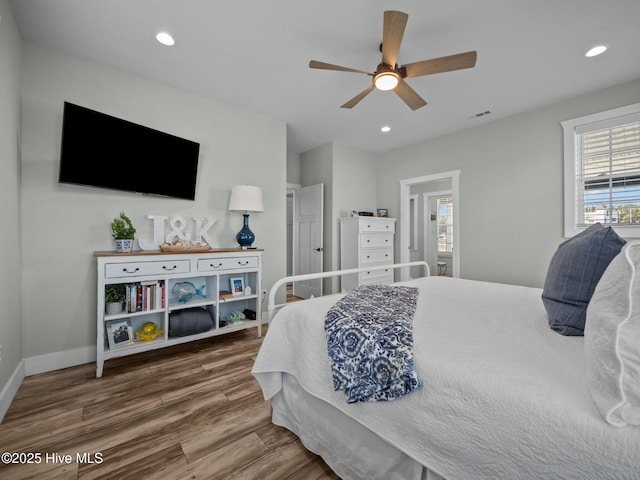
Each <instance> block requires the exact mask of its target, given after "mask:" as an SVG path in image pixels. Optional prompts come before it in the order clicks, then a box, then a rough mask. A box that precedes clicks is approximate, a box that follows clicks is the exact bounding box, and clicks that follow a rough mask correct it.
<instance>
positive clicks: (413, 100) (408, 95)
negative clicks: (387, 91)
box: [393, 80, 427, 110]
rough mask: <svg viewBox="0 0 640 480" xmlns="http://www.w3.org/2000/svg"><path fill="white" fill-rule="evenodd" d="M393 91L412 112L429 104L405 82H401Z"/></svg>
mask: <svg viewBox="0 0 640 480" xmlns="http://www.w3.org/2000/svg"><path fill="white" fill-rule="evenodd" d="M393 91H394V92H396V93H397V94H398V96H399V97H400V98H401V99H402V100H403V101H404V103H406V104H407V105H408V106H409V108H410V109H411V110H417V109H419V108H420V107H424V106H425V105H426V104H427V102H425V101H424V100H423V99H422V97H421V96H420V95H418V94H417V93H416V91H415V90H414V89H413V88H411V87H410V86H409V85H408V84H407V82H405V81H404V80H400V82H399V83H398V86H397V87H396V88H394V90H393Z"/></svg>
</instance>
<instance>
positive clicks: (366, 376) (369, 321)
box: [324, 285, 422, 403]
mask: <svg viewBox="0 0 640 480" xmlns="http://www.w3.org/2000/svg"><path fill="white" fill-rule="evenodd" d="M417 300H418V289H417V288H413V287H403V286H389V285H363V286H360V287H358V288H356V289H354V290H352V291H351V292H349V293H348V294H347V295H345V296H344V297H343V298H342V299H341V300H339V301H338V302H337V303H336V304H335V305H334V306H333V307H332V308H331V309H329V311H328V312H327V315H326V317H325V323H324V330H325V334H326V338H327V349H328V353H329V358H330V360H331V370H332V375H333V387H334V390H344V391H345V394H346V395H347V403H355V402H366V401H369V400H377V401H387V400H394V399H397V398H399V397H401V396H403V395H406V394H408V393H410V392H412V391H414V390H416V389H417V388H419V387H420V386H421V385H422V382H421V380H420V379H419V378H418V375H417V373H416V371H415V369H414V364H413V325H412V320H413V315H414V313H415V310H416V303H417Z"/></svg>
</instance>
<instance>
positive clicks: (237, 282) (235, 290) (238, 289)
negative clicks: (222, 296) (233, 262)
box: [229, 277, 244, 297]
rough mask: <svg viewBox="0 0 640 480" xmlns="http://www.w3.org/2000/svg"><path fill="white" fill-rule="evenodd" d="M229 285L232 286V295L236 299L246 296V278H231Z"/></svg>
mask: <svg viewBox="0 0 640 480" xmlns="http://www.w3.org/2000/svg"><path fill="white" fill-rule="evenodd" d="M229 284H230V285H231V293H232V294H233V296H234V297H236V296H238V295H244V278H242V277H230V278H229Z"/></svg>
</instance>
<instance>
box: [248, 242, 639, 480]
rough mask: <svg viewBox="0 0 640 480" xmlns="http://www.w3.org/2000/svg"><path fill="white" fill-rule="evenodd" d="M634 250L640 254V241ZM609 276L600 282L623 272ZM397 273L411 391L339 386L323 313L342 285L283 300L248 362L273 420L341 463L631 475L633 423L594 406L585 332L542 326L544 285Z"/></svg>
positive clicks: (438, 471) (438, 470) (378, 471)
mask: <svg viewBox="0 0 640 480" xmlns="http://www.w3.org/2000/svg"><path fill="white" fill-rule="evenodd" d="M636 251H637V252H638V253H637V259H636V262H640V246H638V248H637V249H636ZM618 263H619V264H624V263H625V262H623V261H622V260H620V262H618ZM627 263H628V262H627ZM622 267H623V268H624V265H622ZM627 270H629V268H627ZM631 270H633V269H631ZM608 272H609V271H608V270H607V272H606V273H608ZM342 273H345V272H342ZM331 274H333V273H331ZM331 274H324V275H331ZM337 274H340V272H338V273H337ZM632 274H635V270H633V272H632ZM288 280H290V279H288ZM604 280H605V279H604V278H603V283H605V284H606V285H608V286H609V288H610V286H611V285H612V284H616V285H617V284H618V283H617V282H618V279H617V278H608V279H607V281H606V282H604ZM632 284H633V285H635V282H632ZM394 285H397V286H408V287H415V288H418V289H419V295H418V298H417V304H416V309H415V315H414V317H413V338H414V342H413V360H414V364H415V369H416V371H417V372H418V374H419V375H420V377H421V380H422V382H423V385H422V386H421V387H420V388H419V389H417V390H416V391H414V392H412V393H410V394H408V395H406V396H404V397H402V398H399V399H397V400H393V401H387V402H376V401H370V402H357V403H347V402H346V401H345V394H344V392H342V391H335V390H334V388H333V383H332V374H331V364H330V359H329V356H328V354H327V340H326V337H325V331H324V320H325V316H326V314H327V311H329V309H331V308H332V306H334V305H335V304H336V302H338V301H339V300H340V299H341V298H343V297H344V296H345V295H346V294H345V293H342V294H336V295H328V296H325V297H319V298H313V299H309V300H305V301H301V302H295V303H291V304H287V305H286V306H284V307H283V308H282V309H280V310H279V311H278V313H277V314H276V315H275V316H274V318H273V319H272V320H271V321H270V325H269V327H268V331H267V334H266V336H265V338H264V341H263V344H262V346H261V348H260V351H259V354H258V356H257V358H256V361H255V364H254V367H253V370H252V373H253V375H254V376H255V378H256V379H257V380H258V382H259V383H260V386H261V388H262V391H263V394H264V397H265V399H266V400H269V401H270V402H271V406H272V421H273V422H274V423H275V424H277V425H280V426H283V427H285V428H287V429H289V430H291V431H292V432H294V433H295V434H296V435H297V436H298V437H299V438H300V439H301V441H302V442H303V444H304V445H305V447H306V448H308V449H309V450H310V451H312V452H314V453H316V454H318V455H321V456H322V457H323V458H324V460H325V461H326V462H327V463H328V464H329V465H330V466H331V467H332V469H333V470H334V471H335V472H336V474H337V475H339V476H340V477H341V478H343V479H345V480H347V479H416V480H418V479H423V480H424V479H428V480H440V479H446V480H481V479H487V480H489V479H491V480H496V479H510V480H511V479H513V480H515V479H546V480H550V479H580V480H605V479H606V480H617V479H627V480H631V479H636V480H637V479H640V424H639V425H632V424H625V425H624V426H618V427H616V426H613V424H612V422H609V421H605V419H603V412H602V408H600V407H601V405H598V404H597V403H596V402H594V399H593V397H592V394H593V388H592V387H593V385H592V380H593V375H594V374H593V372H591V371H589V367H588V363H589V362H588V361H585V357H587V359H589V355H588V354H586V348H585V338H586V337H584V336H565V335H559V334H558V332H556V331H554V330H553V329H551V328H549V319H548V312H547V310H546V309H545V306H544V305H543V302H542V300H541V297H542V295H543V289H539V288H530V287H522V286H514V285H504V284H497V283H489V282H480V281H474V280H465V279H460V278H448V277H439V276H426V277H423V278H418V279H414V280H410V281H407V282H398V283H397V284H394ZM633 288H635V286H634V287H633ZM621 290H622V291H623V293H622V294H625V293H624V292H625V290H624V289H621ZM631 290H632V289H629V291H628V292H626V294H628V296H629V298H631V297H634V296H635V297H636V298H637V295H638V294H639V293H640V290H636V291H633V292H632V291H631ZM629 292H631V293H629ZM622 294H621V295H622ZM597 296H598V293H597V291H596V294H594V298H596V297H597ZM600 296H601V297H603V298H604V297H606V299H609V298H610V297H611V296H612V292H611V291H610V290H607V289H606V288H605V289H604V290H603V292H602V293H601V294H600ZM614 297H615V295H614ZM603 301H604V300H603ZM606 301H609V300H606ZM614 301H618V303H619V299H617V300H616V298H614ZM623 303H624V301H623ZM623 313H624V312H623ZM623 313H621V312H617V314H616V318H617V317H619V315H621V314H623ZM634 315H635V312H634ZM634 318H635V317H634ZM633 321H634V322H635V320H633ZM626 324H627V325H629V324H630V321H629V319H628V318H627V323H626ZM616 331H618V332H619V331H620V328H619V325H618V328H617V329H616ZM637 339H640V337H637ZM587 341H588V338H587ZM637 345H639V344H636V348H637ZM594 348H595V347H592V348H591V350H590V352H591V353H593V352H594V351H595V350H594ZM637 349H638V350H640V348H637ZM617 355H618V356H619V352H618V353H617ZM627 370H629V371H631V373H633V371H632V369H631V370H630V369H629V368H627ZM627 373H629V372H627ZM636 380H637V379H636ZM627 407H628V405H627ZM631 409H633V405H631ZM629 411H632V410H629ZM627 417H628V418H631V419H632V420H631V423H633V415H631V416H630V417H629V415H627Z"/></svg>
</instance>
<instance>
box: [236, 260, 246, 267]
mask: <svg viewBox="0 0 640 480" xmlns="http://www.w3.org/2000/svg"><path fill="white" fill-rule="evenodd" d="M238 265H242V266H244V265H249V260H245V261H244V262H243V261H241V260H238Z"/></svg>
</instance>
